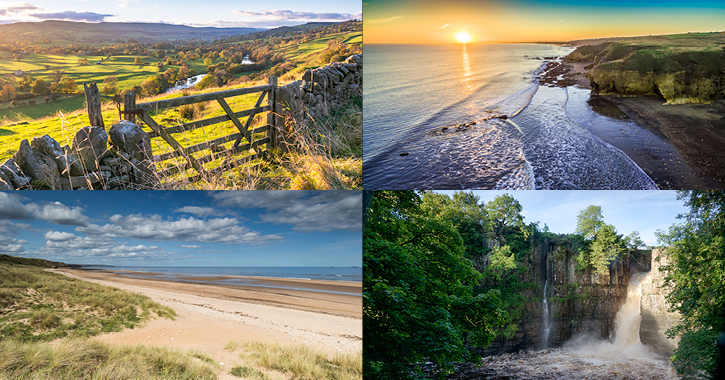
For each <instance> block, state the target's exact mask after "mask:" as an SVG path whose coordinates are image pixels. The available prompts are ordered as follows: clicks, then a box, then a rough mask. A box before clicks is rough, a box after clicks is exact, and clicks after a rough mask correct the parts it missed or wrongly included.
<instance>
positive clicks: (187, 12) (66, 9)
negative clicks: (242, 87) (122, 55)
mask: <svg viewBox="0 0 725 380" xmlns="http://www.w3.org/2000/svg"><path fill="white" fill-rule="evenodd" d="M47 19H55V20H68V21H86V22H101V21H107V22H163V23H171V24H184V25H190V26H215V27H250V28H271V27H278V26H285V25H299V24H304V23H307V22H313V21H346V20H350V19H358V20H359V19H362V3H361V2H360V1H359V0H357V1H355V0H303V1H289V0H279V1H274V2H269V3H268V2H266V1H230V0H214V1H190V0H153V1H150V0H112V1H92V0H30V1H29V2H6V1H3V2H0V24H5V23H9V22H18V21H43V20H47Z"/></svg>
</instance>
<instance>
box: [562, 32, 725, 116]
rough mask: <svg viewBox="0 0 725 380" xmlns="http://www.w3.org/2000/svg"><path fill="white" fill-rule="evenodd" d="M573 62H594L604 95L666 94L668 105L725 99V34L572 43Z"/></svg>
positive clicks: (592, 74) (593, 77)
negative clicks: (574, 47)
mask: <svg viewBox="0 0 725 380" xmlns="http://www.w3.org/2000/svg"><path fill="white" fill-rule="evenodd" d="M572 44H573V45H580V46H578V47H577V49H576V50H575V51H574V52H572V53H571V54H569V56H567V58H566V60H567V61H568V62H591V63H592V64H591V70H590V71H589V73H588V77H589V80H590V81H591V83H592V87H593V89H594V90H595V91H597V92H599V93H603V94H620V95H661V96H662V97H664V98H665V99H666V100H667V102H668V103H710V102H712V101H713V100H715V99H718V98H723V97H724V96H725V33H691V34H678V35H667V36H648V37H632V38H617V39H602V40H584V41H573V42H572Z"/></svg>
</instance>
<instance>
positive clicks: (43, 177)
mask: <svg viewBox="0 0 725 380" xmlns="http://www.w3.org/2000/svg"><path fill="white" fill-rule="evenodd" d="M13 160H15V162H17V164H18V166H20V169H22V171H23V173H25V174H26V175H28V176H30V178H32V179H33V180H34V181H40V182H41V183H42V185H43V186H46V187H50V188H51V189H60V182H59V178H60V172H59V171H58V166H57V165H56V164H55V161H54V160H53V159H52V158H51V157H50V156H48V155H46V154H45V153H43V152H40V151H38V150H36V149H33V147H31V146H30V143H29V142H28V140H23V141H21V142H20V148H18V151H17V152H15V155H13Z"/></svg>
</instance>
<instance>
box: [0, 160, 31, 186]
mask: <svg viewBox="0 0 725 380" xmlns="http://www.w3.org/2000/svg"><path fill="white" fill-rule="evenodd" d="M0 173H2V174H3V175H4V176H5V178H7V179H8V180H9V181H10V185H11V186H12V187H13V188H14V189H20V188H23V187H26V186H28V185H29V184H30V178H28V176H26V175H25V173H23V171H22V169H20V166H18V164H17V162H15V160H13V159H12V158H9V159H8V160H6V161H5V162H3V164H2V165H0Z"/></svg>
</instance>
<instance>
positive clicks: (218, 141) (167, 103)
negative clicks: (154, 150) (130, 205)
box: [119, 77, 277, 182]
mask: <svg viewBox="0 0 725 380" xmlns="http://www.w3.org/2000/svg"><path fill="white" fill-rule="evenodd" d="M276 88H277V78H276V77H270V78H269V83H268V84H267V85H264V86H256V87H247V88H238V89H233V90H225V91H218V92H212V93H207V94H198V95H191V96H184V97H180V98H174V99H166V100H158V101H155V102H148V103H141V104H136V95H135V94H134V93H128V94H126V96H125V97H124V104H123V111H119V112H120V113H121V117H122V118H124V119H126V120H129V121H132V122H133V121H135V120H134V118H135V117H138V118H139V119H140V120H141V121H142V122H143V123H145V124H146V125H148V127H149V128H151V132H149V137H151V138H154V137H161V138H162V139H164V141H166V143H167V144H169V146H171V148H172V149H173V150H172V151H171V152H167V153H162V154H159V155H154V161H155V162H156V163H157V164H158V165H159V166H161V169H160V170H159V171H158V175H159V177H160V178H162V179H163V178H167V177H169V176H171V175H174V174H176V173H178V172H185V171H186V170H189V169H194V170H195V171H196V174H194V175H192V176H190V177H186V179H187V180H189V181H191V182H195V181H197V180H199V179H200V178H204V177H207V176H214V175H217V174H220V173H222V172H224V171H226V170H228V169H230V168H232V167H235V166H238V165H240V164H243V163H245V162H248V161H251V160H253V159H256V158H259V157H263V156H264V154H265V153H266V152H267V151H269V150H270V149H272V148H274V146H275V144H276V141H275V136H276V128H275V126H274V123H275V117H274V115H273V111H274V91H275V89H276ZM256 92H260V95H259V98H258V99H257V102H256V103H255V105H254V107H253V108H250V109H245V110H241V111H236V112H235V111H233V110H232V109H231V108H230V107H229V104H227V102H226V101H225V100H224V99H225V98H230V97H234V96H239V95H245V94H253V93H256ZM265 96H266V98H267V102H266V103H267V104H266V105H264V106H262V102H263V101H264V98H265ZM213 100H216V101H217V102H218V103H219V105H220V106H221V108H222V109H223V110H224V113H225V114H224V115H222V116H216V117H211V118H208V119H202V120H196V121H191V122H188V123H181V124H178V125H175V126H172V127H167V128H164V127H162V126H160V125H159V123H158V122H157V121H156V120H154V119H153V118H152V117H151V115H149V113H158V112H159V111H161V110H164V109H168V108H175V107H181V106H184V105H191V104H195V103H203V102H208V101H213ZM263 112H267V124H266V125H262V126H259V127H256V128H254V129H251V130H250V129H249V127H250V126H251V125H252V121H253V119H254V116H255V115H257V114H260V113H263ZM245 116H246V117H247V119H246V121H245V122H244V123H242V121H241V120H240V118H243V117H245ZM227 121H231V122H232V123H233V124H234V126H235V127H236V128H237V129H238V132H237V133H232V134H230V135H227V136H223V137H218V138H215V139H213V140H209V141H204V142H202V143H198V144H195V145H191V146H188V147H184V146H182V145H181V144H180V143H179V142H178V141H177V140H176V139H174V137H173V136H172V135H173V134H177V133H183V132H187V131H191V130H194V129H198V128H203V127H206V126H211V125H214V124H219V123H223V122H227ZM260 134H263V135H262V136H264V137H261V138H257V139H255V135H258V136H259V135H260ZM242 139H244V140H246V142H244V143H243V141H242ZM230 141H234V144H233V145H232V146H231V148H226V147H223V146H222V144H225V143H228V142H230ZM265 148H266V149H265ZM204 150H208V154H206V155H203V156H201V157H195V156H194V153H198V152H203V151H204ZM249 150H252V151H253V152H251V154H248V155H245V156H243V157H241V158H239V157H238V156H237V157H234V158H232V156H234V155H238V154H240V153H243V152H246V151H249ZM179 157H180V158H183V164H181V165H168V164H164V162H166V161H168V160H172V159H176V158H179ZM220 158H222V159H223V160H224V161H223V162H222V163H221V164H220V165H219V166H216V167H214V168H212V169H205V168H204V165H205V164H207V163H210V162H213V161H215V160H218V159H220ZM182 180H183V179H182Z"/></svg>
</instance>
